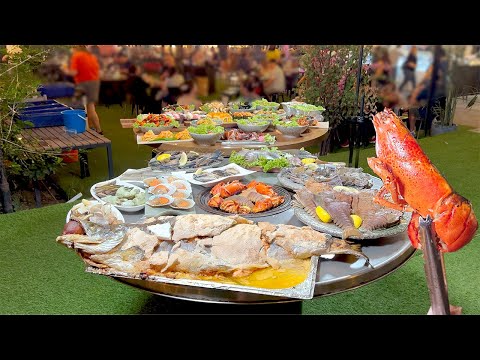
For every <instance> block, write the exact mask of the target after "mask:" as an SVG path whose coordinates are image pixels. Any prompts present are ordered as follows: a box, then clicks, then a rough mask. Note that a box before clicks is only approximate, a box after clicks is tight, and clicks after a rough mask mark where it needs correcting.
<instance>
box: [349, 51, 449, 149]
mask: <svg viewBox="0 0 480 360" xmlns="http://www.w3.org/2000/svg"><path fill="white" fill-rule="evenodd" d="M431 50H432V51H433V49H431ZM437 56H438V66H437V72H436V76H435V86H434V87H433V89H434V91H433V93H432V94H431V98H432V104H433V105H434V106H437V107H440V108H442V107H443V108H444V107H445V100H446V96H447V76H448V58H447V54H446V52H445V49H444V48H442V47H441V46H440V47H439V49H438V53H437ZM432 58H433V56H432ZM418 63H419V59H418V49H417V46H415V45H411V46H402V45H390V46H375V47H374V50H373V53H372V58H371V63H370V66H369V72H370V75H371V76H372V85H373V86H375V87H377V89H378V94H379V98H380V101H379V102H378V103H377V109H376V110H377V111H382V110H383V109H384V108H385V107H388V108H391V109H394V110H395V111H396V112H397V113H398V114H399V115H405V116H407V117H408V118H407V126H408V128H409V130H410V131H411V133H412V134H413V135H414V136H415V135H416V132H417V131H418V130H419V126H420V121H419V120H421V119H422V118H423V119H425V116H426V112H427V111H426V110H427V109H426V107H427V101H428V97H429V92H430V90H431V85H432V75H433V59H432V60H431V63H430V65H429V66H428V68H427V70H426V71H425V72H424V73H423V75H422V76H421V77H419V76H418V71H417V67H418ZM417 77H419V81H418V80H417ZM430 110H431V109H430ZM433 115H434V112H433V111H430V113H429V119H426V123H427V124H426V125H423V126H429V125H430V123H431V121H432V117H433ZM367 134H369V135H371V136H369V142H370V143H374V142H375V135H374V134H375V131H374V129H373V126H372V125H371V124H370V123H368V129H367ZM341 146H342V147H348V140H346V141H345V142H343V143H342V145H341Z"/></svg>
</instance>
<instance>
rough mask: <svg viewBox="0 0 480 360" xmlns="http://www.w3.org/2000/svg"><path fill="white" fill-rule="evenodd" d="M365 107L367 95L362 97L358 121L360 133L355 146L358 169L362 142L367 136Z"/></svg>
mask: <svg viewBox="0 0 480 360" xmlns="http://www.w3.org/2000/svg"><path fill="white" fill-rule="evenodd" d="M364 106H365V94H363V95H362V102H361V104H360V116H359V117H358V119H357V122H358V127H359V128H360V132H359V133H358V134H357V143H356V144H355V146H356V147H357V151H356V153H355V167H356V168H358V159H359V157H360V140H363V141H366V139H365V138H366V136H365V124H364V122H365V119H364V118H363V109H364Z"/></svg>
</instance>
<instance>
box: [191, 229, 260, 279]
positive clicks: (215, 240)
mask: <svg viewBox="0 0 480 360" xmlns="http://www.w3.org/2000/svg"><path fill="white" fill-rule="evenodd" d="M260 236H261V230H260V228H259V227H258V226H256V225H249V224H239V225H235V226H233V227H231V228H229V229H227V230H225V231H223V232H222V233H221V234H219V235H216V236H214V237H212V238H207V239H201V240H197V243H198V244H199V245H201V246H203V247H206V248H209V249H210V251H211V253H212V254H213V255H214V256H216V257H217V258H218V259H220V260H221V261H223V262H224V263H226V264H230V265H231V266H232V267H235V268H236V269H252V268H257V269H258V268H263V267H267V266H268V265H267V263H266V259H265V256H264V254H263V253H262V252H261V249H262V247H263V244H262V241H261V238H260ZM233 239H234V240H233Z"/></svg>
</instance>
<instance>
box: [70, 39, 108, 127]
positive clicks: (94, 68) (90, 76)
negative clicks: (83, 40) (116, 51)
mask: <svg viewBox="0 0 480 360" xmlns="http://www.w3.org/2000/svg"><path fill="white" fill-rule="evenodd" d="M99 70H100V66H99V64H98V59H97V58H96V57H95V55H93V54H92V53H91V52H90V51H89V50H88V48H87V46H86V45H77V46H75V47H74V48H73V54H72V57H71V58H70V67H69V68H63V71H64V72H65V73H66V74H67V75H71V76H73V78H74V80H75V84H76V89H77V91H78V92H79V93H81V94H82V95H85V97H86V112H87V118H88V126H89V127H90V128H93V129H95V131H97V132H98V133H99V134H103V131H102V127H101V126H100V119H99V118H98V114H97V111H96V109H95V104H96V103H98V97H99V94H100V74H99V72H100V71H99Z"/></svg>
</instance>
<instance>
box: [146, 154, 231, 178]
mask: <svg viewBox="0 0 480 360" xmlns="http://www.w3.org/2000/svg"><path fill="white" fill-rule="evenodd" d="M226 161H227V160H226V158H225V157H224V156H223V154H222V152H221V151H220V150H217V151H215V152H213V153H204V154H200V153H197V152H195V151H189V152H184V151H165V152H162V153H159V154H158V155H155V157H153V158H152V159H151V160H150V161H149V162H148V166H150V168H152V170H158V171H164V172H169V173H170V172H172V171H179V170H185V171H187V172H193V171H196V170H198V169H199V168H202V169H208V168H211V167H216V166H219V165H221V164H222V163H224V162H226Z"/></svg>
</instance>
